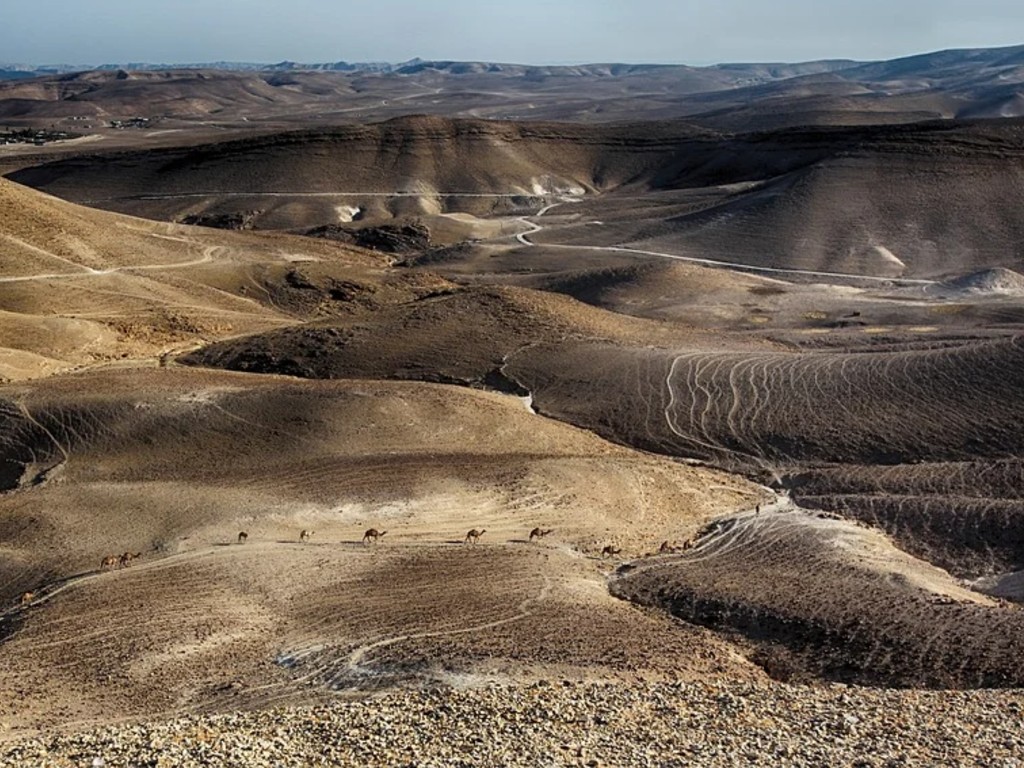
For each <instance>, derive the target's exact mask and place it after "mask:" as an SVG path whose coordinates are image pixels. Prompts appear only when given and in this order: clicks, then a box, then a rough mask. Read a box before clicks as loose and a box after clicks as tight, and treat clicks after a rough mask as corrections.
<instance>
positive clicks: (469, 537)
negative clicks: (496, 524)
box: [466, 528, 487, 544]
mask: <svg viewBox="0 0 1024 768" xmlns="http://www.w3.org/2000/svg"><path fill="white" fill-rule="evenodd" d="M485 533H487V530H486V529H484V530H482V531H478V530H477V529H476V528H474V529H472V530H471V531H470V532H469V533H467V534H466V543H467V544H476V543H477V541H479V540H480V537H481V536H483V535H484V534H485Z"/></svg>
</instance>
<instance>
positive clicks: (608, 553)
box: [601, 544, 622, 557]
mask: <svg viewBox="0 0 1024 768" xmlns="http://www.w3.org/2000/svg"><path fill="white" fill-rule="evenodd" d="M621 551H622V550H621V549H619V548H618V547H613V546H612V545H611V544H609V545H608V546H606V547H605V548H604V549H602V550H601V557H615V556H616V555H617V554H619V552H621Z"/></svg>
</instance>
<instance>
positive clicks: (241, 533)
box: [238, 531, 249, 544]
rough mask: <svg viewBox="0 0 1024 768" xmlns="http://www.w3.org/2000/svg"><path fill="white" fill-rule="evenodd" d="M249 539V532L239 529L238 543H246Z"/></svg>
mask: <svg viewBox="0 0 1024 768" xmlns="http://www.w3.org/2000/svg"><path fill="white" fill-rule="evenodd" d="M248 540H249V534H248V533H246V532H245V531H239V532H238V543H239V544H245V542H246V541H248Z"/></svg>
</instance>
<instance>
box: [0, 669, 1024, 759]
mask: <svg viewBox="0 0 1024 768" xmlns="http://www.w3.org/2000/svg"><path fill="white" fill-rule="evenodd" d="M0 765H3V766H104V767H105V768H106V767H109V768H113V767H114V766H179V765H182V766H308V765H388V766H441V765H445V766H478V765H479V766H505V765H508V766H562V765H573V766H575V765H579V766H613V765H616V766H618V765H621V766H627V765H628V766H634V765H635V766H648V765H650V766H676V765H680V766H681V765H701V766H750V765H772V766H841V765H849V766H854V765H857V766H909V765H927V766H936V765H943V766H946V765H948V766H965V765H985V766H1004V767H1008V766H1017V767H1024V692H1021V691H998V692H997V691H971V692H921V691H884V690H873V689H857V688H847V687H845V686H829V687H823V688H807V687H798V686H785V685H770V686H760V685H758V686H751V685H741V684H726V683H696V684H693V683H688V684H683V683H636V684H630V685H621V684H603V683H571V684H570V683H565V684H562V683H535V684H531V685H522V686H507V685H501V686H490V687H485V688H475V689H464V690H453V689H443V690H429V691H414V692H408V691H399V692H391V693H387V694H385V695H382V696H379V697H375V698H372V699H365V700H359V701H347V702H339V703H336V704H331V705H328V706H321V707H316V708H289V709H275V710H267V711H262V712H245V713H236V714H229V715H214V716H202V717H184V718H180V719H176V720H173V721H170V722H165V723H159V724H134V725H119V726H116V727H112V726H111V727H103V728H99V729H96V730H92V731H87V732H81V733H74V734H67V735H58V734H53V735H45V736H39V737H35V738H29V739H24V740H21V741H17V742H9V743H7V744H4V745H2V746H0Z"/></svg>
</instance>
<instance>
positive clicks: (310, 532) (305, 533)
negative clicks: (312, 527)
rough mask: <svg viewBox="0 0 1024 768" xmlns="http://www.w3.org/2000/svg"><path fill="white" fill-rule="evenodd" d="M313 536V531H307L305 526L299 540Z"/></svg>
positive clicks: (306, 539)
mask: <svg viewBox="0 0 1024 768" xmlns="http://www.w3.org/2000/svg"><path fill="white" fill-rule="evenodd" d="M312 536H313V531H307V530H306V529H305V528H303V529H302V533H300V534H299V541H309V539H310V538H311V537H312Z"/></svg>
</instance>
